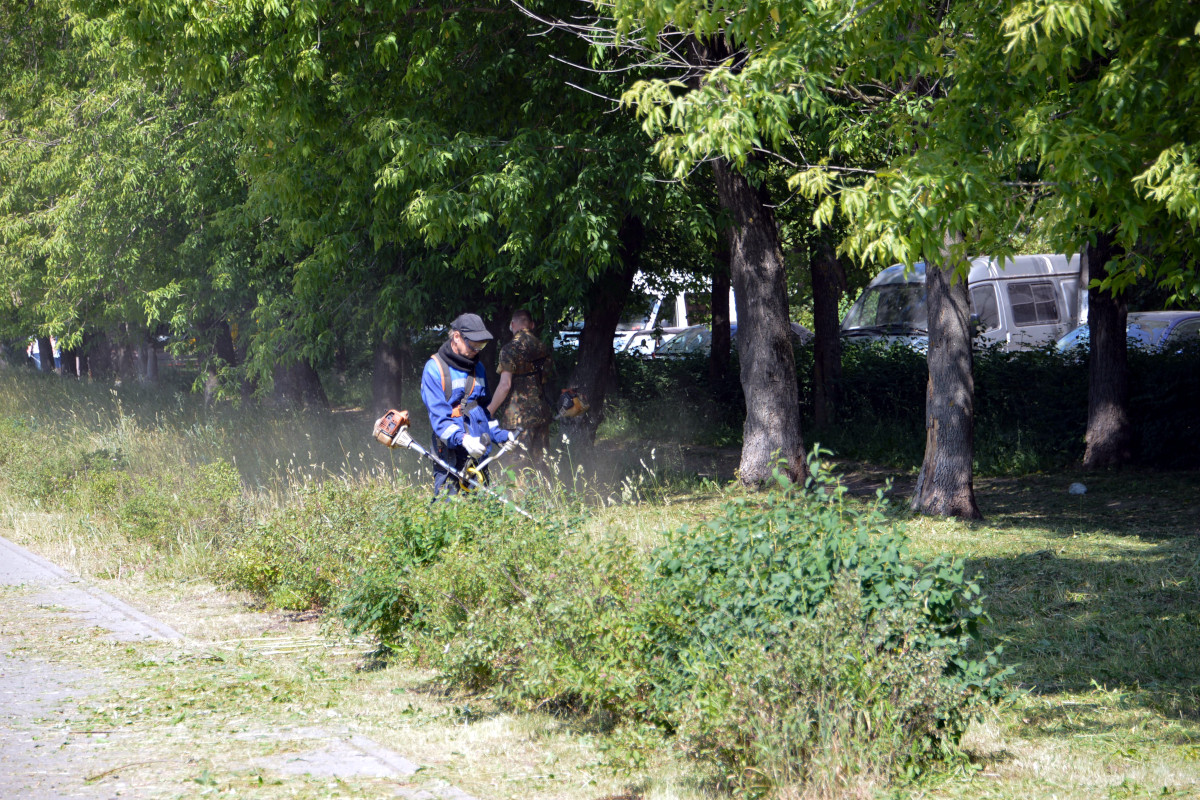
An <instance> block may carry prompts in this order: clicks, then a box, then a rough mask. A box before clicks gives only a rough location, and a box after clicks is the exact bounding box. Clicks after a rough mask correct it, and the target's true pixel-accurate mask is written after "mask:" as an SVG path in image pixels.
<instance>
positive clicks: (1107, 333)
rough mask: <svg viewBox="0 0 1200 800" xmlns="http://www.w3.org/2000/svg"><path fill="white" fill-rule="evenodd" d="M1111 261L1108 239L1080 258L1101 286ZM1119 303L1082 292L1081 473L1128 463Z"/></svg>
mask: <svg viewBox="0 0 1200 800" xmlns="http://www.w3.org/2000/svg"><path fill="white" fill-rule="evenodd" d="M1115 255H1117V253H1116V250H1115V248H1114V246H1113V241H1112V236H1111V234H1108V233H1103V234H1100V235H1099V236H1097V237H1096V243H1095V244H1089V245H1088V246H1087V248H1086V249H1085V250H1084V254H1083V257H1084V258H1085V259H1086V260H1087V272H1088V275H1089V277H1090V278H1091V279H1092V280H1100V281H1102V280H1104V278H1105V277H1106V276H1107V275H1108V270H1107V267H1106V265H1107V264H1108V262H1109V261H1110V260H1111V259H1112V258H1113V257H1114V256H1115ZM1125 323H1126V308H1125V301H1124V300H1122V299H1121V298H1119V297H1114V296H1113V294H1112V293H1111V292H1109V291H1107V290H1102V289H1088V327H1089V328H1090V330H1089V331H1088V338H1089V339H1090V344H1089V348H1088V350H1089V355H1088V424H1087V450H1086V451H1085V453H1084V456H1083V466H1084V469H1100V468H1103V467H1115V466H1120V465H1121V464H1125V463H1127V462H1128V461H1129V460H1130V458H1131V457H1132V455H1133V453H1132V446H1131V442H1132V441H1133V434H1132V426H1131V425H1130V421H1129V362H1128V348H1127V343H1126V338H1125Z"/></svg>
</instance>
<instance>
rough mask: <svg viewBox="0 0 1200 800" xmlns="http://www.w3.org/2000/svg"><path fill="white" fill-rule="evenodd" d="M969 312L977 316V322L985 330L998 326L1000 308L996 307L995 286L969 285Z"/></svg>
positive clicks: (992, 329) (994, 328)
mask: <svg viewBox="0 0 1200 800" xmlns="http://www.w3.org/2000/svg"><path fill="white" fill-rule="evenodd" d="M971 314H972V315H974V316H977V317H979V324H980V325H981V326H983V329H984V330H985V331H994V330H996V329H997V328H999V327H1000V310H999V309H998V308H997V307H996V289H995V287H993V286H972V287H971Z"/></svg>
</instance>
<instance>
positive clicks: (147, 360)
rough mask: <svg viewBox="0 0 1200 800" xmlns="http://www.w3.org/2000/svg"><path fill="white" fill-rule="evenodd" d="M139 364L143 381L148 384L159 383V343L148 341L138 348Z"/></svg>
mask: <svg viewBox="0 0 1200 800" xmlns="http://www.w3.org/2000/svg"><path fill="white" fill-rule="evenodd" d="M138 363H139V364H140V369H139V370H138V372H139V373H140V376H141V379H142V380H143V381H145V382H146V383H158V343H157V342H155V341H154V340H153V339H147V340H146V341H144V342H142V343H141V344H140V345H139V346H138Z"/></svg>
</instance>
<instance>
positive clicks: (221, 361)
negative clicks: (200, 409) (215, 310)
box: [204, 319, 248, 405]
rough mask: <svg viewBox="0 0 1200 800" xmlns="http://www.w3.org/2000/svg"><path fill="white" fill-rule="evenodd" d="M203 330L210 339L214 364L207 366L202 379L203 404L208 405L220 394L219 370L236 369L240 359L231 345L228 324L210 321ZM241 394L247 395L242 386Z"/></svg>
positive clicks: (220, 321) (231, 336) (231, 334)
mask: <svg viewBox="0 0 1200 800" xmlns="http://www.w3.org/2000/svg"><path fill="white" fill-rule="evenodd" d="M204 329H205V330H206V331H207V332H208V335H209V337H210V338H211V339H212V349H213V350H212V351H213V356H215V358H214V361H215V362H216V363H210V364H209V365H208V374H207V375H206V376H205V379H204V404H205V405H209V404H211V403H212V402H213V401H214V400H215V399H216V398H217V395H218V394H219V393H220V389H221V377H220V374H219V372H220V370H221V369H222V368H225V367H236V366H237V365H238V364H239V363H240V359H238V354H237V348H236V347H235V346H234V344H233V331H232V330H230V328H229V323H228V322H226V321H225V320H223V319H222V320H215V321H214V320H210V321H209V322H208V323H207V324H206V325H205V326H204ZM241 394H242V397H243V398H245V397H246V396H247V395H248V392H247V387H246V386H245V385H244V384H243V385H242V386H241Z"/></svg>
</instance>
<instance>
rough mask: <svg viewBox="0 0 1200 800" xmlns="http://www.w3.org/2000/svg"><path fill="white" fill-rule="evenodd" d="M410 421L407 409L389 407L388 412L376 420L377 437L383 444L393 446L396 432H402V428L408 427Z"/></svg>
mask: <svg viewBox="0 0 1200 800" xmlns="http://www.w3.org/2000/svg"><path fill="white" fill-rule="evenodd" d="M408 422H409V420H408V412H407V411H397V410H396V409H394V408H393V409H389V410H388V412H387V413H386V414H384V415H383V416H382V417H380V418H379V419H377V420H375V438H376V439H377V440H378V441H379V442H381V443H382V444H386V445H387V446H388V447H391V446H392V441H393V440H394V439H395V438H396V434H397V433H399V432H400V429H401V428H406V427H408Z"/></svg>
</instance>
